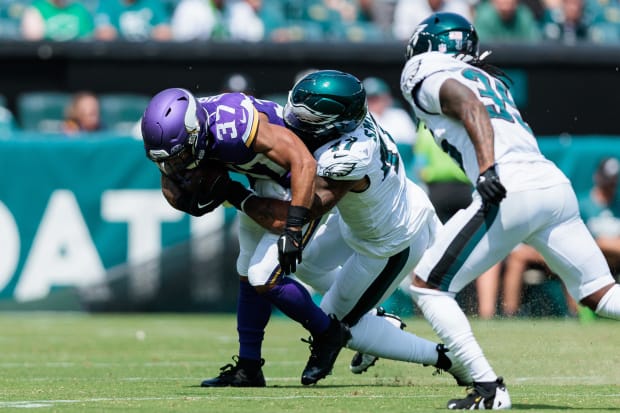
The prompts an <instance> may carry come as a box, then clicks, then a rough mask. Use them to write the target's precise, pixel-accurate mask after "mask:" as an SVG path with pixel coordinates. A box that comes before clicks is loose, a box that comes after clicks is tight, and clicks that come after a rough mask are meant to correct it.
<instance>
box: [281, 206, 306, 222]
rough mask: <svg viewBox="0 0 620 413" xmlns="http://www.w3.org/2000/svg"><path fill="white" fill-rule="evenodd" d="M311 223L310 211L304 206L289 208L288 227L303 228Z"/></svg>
mask: <svg viewBox="0 0 620 413" xmlns="http://www.w3.org/2000/svg"><path fill="white" fill-rule="evenodd" d="M308 221H310V209H308V208H306V207H302V206H293V205H290V206H289V207H288V216H287V217H286V226H287V227H300V228H301V227H303V226H304V225H306V224H307V223H308Z"/></svg>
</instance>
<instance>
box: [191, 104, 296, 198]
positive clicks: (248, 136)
mask: <svg viewBox="0 0 620 413" xmlns="http://www.w3.org/2000/svg"><path fill="white" fill-rule="evenodd" d="M198 100H199V101H200V104H201V105H202V106H203V107H204V108H205V109H206V110H207V113H208V114H209V117H208V119H207V129H208V134H209V144H208V146H207V153H206V155H205V156H206V158H209V159H217V160H218V161H220V162H222V163H223V164H224V165H226V167H227V168H229V169H230V170H233V171H235V172H239V173H241V174H243V175H246V176H247V177H248V178H250V180H252V179H251V178H258V179H272V180H274V181H276V182H278V183H279V184H280V185H282V186H284V187H285V188H290V176H289V171H288V170H286V169H285V168H282V167H281V166H280V165H278V164H276V163H275V162H273V161H271V160H270V159H269V158H268V157H266V156H265V155H263V154H260V153H256V152H254V150H253V149H252V143H253V142H254V139H255V138H256V134H257V131H258V120H259V119H258V114H259V112H260V113H264V114H265V115H266V116H267V117H268V118H269V122H270V123H273V124H276V125H280V126H284V121H283V120H282V107H281V106H280V105H278V104H277V103H274V102H270V101H267V100H261V99H256V98H254V97H252V96H247V95H245V94H243V93H223V94H221V95H216V96H210V97H205V98H200V99H198Z"/></svg>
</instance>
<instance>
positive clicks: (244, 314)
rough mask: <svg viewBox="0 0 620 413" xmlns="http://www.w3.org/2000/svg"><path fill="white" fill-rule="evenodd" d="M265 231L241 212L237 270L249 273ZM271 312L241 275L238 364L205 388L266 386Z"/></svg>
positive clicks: (221, 372) (221, 373)
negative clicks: (266, 341) (264, 346)
mask: <svg viewBox="0 0 620 413" xmlns="http://www.w3.org/2000/svg"><path fill="white" fill-rule="evenodd" d="M264 233H265V230H264V229H262V228H261V227H260V226H259V225H258V224H256V223H255V222H254V221H252V220H251V219H250V218H249V217H248V216H246V215H245V214H239V250H240V252H239V257H238V258H237V272H238V273H239V274H247V273H248V266H249V262H250V259H251V257H252V255H253V253H254V250H255V249H256V246H257V245H258V242H259V241H260V239H261V238H262V236H263V235H264ZM270 315H271V303H270V302H269V301H268V300H267V299H266V298H265V297H262V296H260V295H259V294H258V293H257V292H256V290H255V289H254V287H252V286H251V285H250V284H249V283H248V279H247V276H243V275H242V276H240V277H239V293H238V299H237V333H238V337H239V354H238V356H233V360H234V361H235V364H234V365H233V364H226V365H225V366H224V367H222V368H221V371H220V374H219V375H218V376H217V377H214V378H211V379H207V380H204V381H203V382H202V383H201V385H202V386H203V387H223V386H232V387H264V386H265V378H264V375H263V372H262V366H263V364H264V362H265V361H264V360H263V358H262V356H261V349H262V342H263V337H264V335H265V327H266V326H267V323H268V322H269V318H270Z"/></svg>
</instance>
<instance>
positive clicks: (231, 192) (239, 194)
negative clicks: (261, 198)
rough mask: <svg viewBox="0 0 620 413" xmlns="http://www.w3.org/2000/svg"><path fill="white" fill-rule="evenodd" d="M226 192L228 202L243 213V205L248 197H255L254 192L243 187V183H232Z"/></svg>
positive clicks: (232, 181)
mask: <svg viewBox="0 0 620 413" xmlns="http://www.w3.org/2000/svg"><path fill="white" fill-rule="evenodd" d="M226 192H227V194H226V200H227V201H228V202H230V204H231V205H232V206H234V207H235V208H237V209H238V210H240V211H243V210H242V209H241V207H242V205H241V204H242V203H243V201H245V200H246V199H248V197H250V196H252V195H254V192H252V191H250V190H249V189H248V188H246V187H245V186H243V184H242V183H240V182H238V181H235V180H231V181H230V183H229V186H228V188H227V190H226Z"/></svg>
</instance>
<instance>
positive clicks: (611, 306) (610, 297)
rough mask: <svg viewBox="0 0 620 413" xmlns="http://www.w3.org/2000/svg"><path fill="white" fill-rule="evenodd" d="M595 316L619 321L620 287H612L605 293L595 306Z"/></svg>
mask: <svg viewBox="0 0 620 413" xmlns="http://www.w3.org/2000/svg"><path fill="white" fill-rule="evenodd" d="M596 314H598V315H600V316H601V317H607V318H613V319H616V320H620V285H618V284H616V285H614V286H613V287H611V289H610V290H609V291H607V292H606V293H605V295H604V296H603V298H601V301H599V303H598V305H597V306H596Z"/></svg>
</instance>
